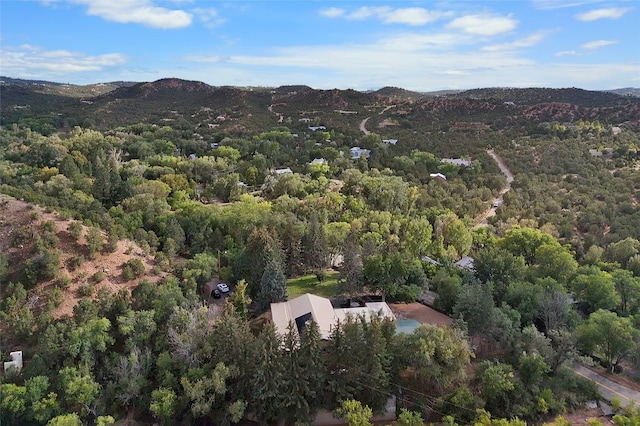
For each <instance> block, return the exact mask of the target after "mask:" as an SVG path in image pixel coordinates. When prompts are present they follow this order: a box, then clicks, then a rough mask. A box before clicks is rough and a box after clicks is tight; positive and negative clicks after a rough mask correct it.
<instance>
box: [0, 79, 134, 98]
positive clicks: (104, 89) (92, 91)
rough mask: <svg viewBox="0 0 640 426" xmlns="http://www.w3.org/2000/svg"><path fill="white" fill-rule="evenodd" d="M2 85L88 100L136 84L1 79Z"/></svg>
mask: <svg viewBox="0 0 640 426" xmlns="http://www.w3.org/2000/svg"><path fill="white" fill-rule="evenodd" d="M0 81H1V82H2V83H1V84H3V85H14V86H21V87H26V88H28V89H30V90H33V91H34V92H36V93H43V94H49V95H59V96H68V97H72V98H86V97H93V96H99V95H102V94H104V93H108V92H110V91H112V90H115V89H117V88H119V87H128V86H132V85H134V84H136V83H134V82H131V81H112V82H109V83H96V84H87V85H77V84H66V83H53V82H50V81H42V80H23V79H19V78H11V77H0Z"/></svg>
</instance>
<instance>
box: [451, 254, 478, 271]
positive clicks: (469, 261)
mask: <svg viewBox="0 0 640 426" xmlns="http://www.w3.org/2000/svg"><path fill="white" fill-rule="evenodd" d="M455 265H456V266H457V267H458V268H461V269H466V270H467V271H473V270H474V267H473V257H470V256H465V257H463V258H462V259H460V260H458V261H457V262H456V263H455Z"/></svg>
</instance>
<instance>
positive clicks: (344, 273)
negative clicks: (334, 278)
mask: <svg viewBox="0 0 640 426" xmlns="http://www.w3.org/2000/svg"><path fill="white" fill-rule="evenodd" d="M342 253H343V258H342V265H341V266H340V293H343V294H348V295H354V294H357V293H359V292H360V291H361V290H362V274H363V265H362V255H361V249H360V243H359V242H358V236H357V235H356V232H355V230H352V231H351V232H350V233H349V235H348V236H347V238H346V239H345V241H344V248H343V250H342Z"/></svg>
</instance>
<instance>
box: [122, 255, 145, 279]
mask: <svg viewBox="0 0 640 426" xmlns="http://www.w3.org/2000/svg"><path fill="white" fill-rule="evenodd" d="M124 265H125V266H128V267H129V268H131V272H132V273H133V275H134V276H135V277H140V276H142V275H144V273H145V267H144V263H142V260H140V259H129V260H128V261H126V262H125V263H124Z"/></svg>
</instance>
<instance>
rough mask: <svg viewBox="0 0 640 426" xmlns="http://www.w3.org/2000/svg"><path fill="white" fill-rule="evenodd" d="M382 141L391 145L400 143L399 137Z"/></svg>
mask: <svg viewBox="0 0 640 426" xmlns="http://www.w3.org/2000/svg"><path fill="white" fill-rule="evenodd" d="M382 142H384V143H386V144H389V145H395V144H397V143H398V139H382Z"/></svg>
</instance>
